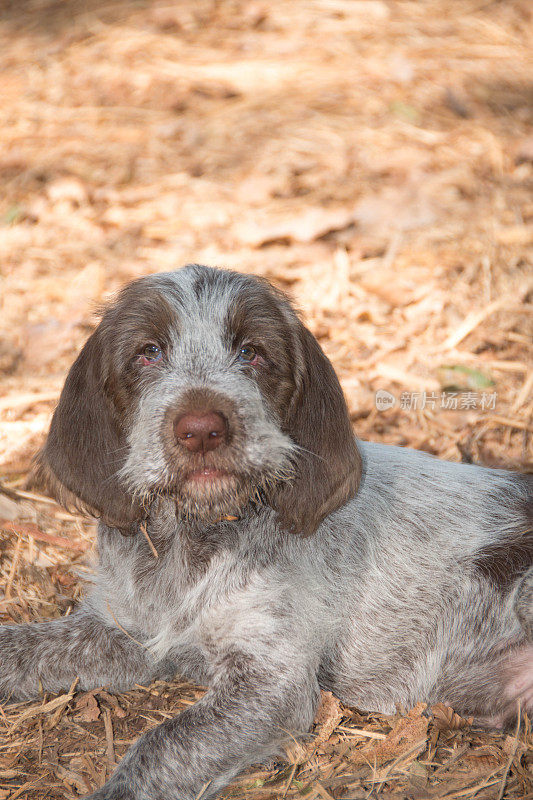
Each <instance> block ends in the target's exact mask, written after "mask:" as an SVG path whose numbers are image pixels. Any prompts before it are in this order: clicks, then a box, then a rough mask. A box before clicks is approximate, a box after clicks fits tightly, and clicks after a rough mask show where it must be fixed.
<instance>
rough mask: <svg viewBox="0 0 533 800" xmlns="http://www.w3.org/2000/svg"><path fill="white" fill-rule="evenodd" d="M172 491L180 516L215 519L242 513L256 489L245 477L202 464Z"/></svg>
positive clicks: (195, 518)
mask: <svg viewBox="0 0 533 800" xmlns="http://www.w3.org/2000/svg"><path fill="white" fill-rule="evenodd" d="M173 494H174V498H175V501H176V512H177V515H178V517H179V518H181V519H183V520H194V521H197V522H203V523H215V522H219V521H222V520H225V519H227V518H228V517H239V516H241V513H242V510H243V508H244V507H245V506H246V505H247V504H248V503H249V502H250V500H252V499H253V498H254V495H255V492H254V488H253V486H252V485H250V483H249V482H248V481H246V480H244V479H243V478H241V477H240V476H238V475H236V474H235V473H230V472H224V471H223V470H220V469H216V468H214V467H205V468H202V469H197V470H194V471H193V472H190V473H188V474H187V475H186V477H185V478H184V480H183V482H182V484H181V486H180V487H179V490H177V491H176V492H175V493H173Z"/></svg>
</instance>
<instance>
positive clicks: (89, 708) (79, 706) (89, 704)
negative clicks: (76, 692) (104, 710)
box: [74, 692, 100, 722]
mask: <svg viewBox="0 0 533 800" xmlns="http://www.w3.org/2000/svg"><path fill="white" fill-rule="evenodd" d="M74 708H75V709H76V711H77V712H78V713H77V714H76V715H75V716H74V719H75V720H76V722H95V721H96V720H97V719H98V717H99V716H100V708H99V706H98V701H97V699H96V697H95V696H94V692H86V693H85V694H82V695H81V697H79V698H78V700H77V701H76V705H75V706H74Z"/></svg>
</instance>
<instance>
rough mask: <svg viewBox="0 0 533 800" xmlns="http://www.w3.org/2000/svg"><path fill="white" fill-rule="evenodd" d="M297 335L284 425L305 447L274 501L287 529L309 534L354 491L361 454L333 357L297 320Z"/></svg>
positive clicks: (353, 493) (296, 440)
mask: <svg viewBox="0 0 533 800" xmlns="http://www.w3.org/2000/svg"><path fill="white" fill-rule="evenodd" d="M297 338H298V340H299V348H297V349H298V350H299V357H297V363H296V366H295V382H296V390H295V392H294V394H293V396H292V398H291V402H290V405H289V409H288V413H287V417H286V420H285V424H284V426H283V429H284V431H285V432H286V433H288V434H289V436H290V437H291V439H292V440H293V441H294V442H295V443H296V444H297V445H299V447H300V448H301V450H299V451H298V452H297V454H296V464H295V467H296V468H295V478H294V480H293V481H291V482H290V483H286V484H285V483H284V484H281V485H280V486H279V488H278V489H276V490H275V493H274V495H273V496H272V497H271V504H272V506H273V507H274V508H275V509H276V510H277V512H278V515H279V519H280V523H281V525H282V526H283V528H284V529H285V530H289V531H292V532H294V533H300V534H302V535H304V536H310V535H311V534H313V533H314V532H315V531H316V529H317V528H318V526H319V525H320V523H321V522H322V520H323V519H325V517H327V516H328V514H331V513H332V512H333V511H335V510H336V509H338V508H340V507H341V506H343V505H344V504H345V503H346V502H347V501H348V500H349V499H350V498H352V497H354V495H355V493H356V491H357V487H358V486H359V481H360V479H361V457H360V455H359V451H358V450H357V445H356V443H355V436H354V434H353V431H352V428H351V425H350V418H349V416H348V409H347V407H346V401H345V399H344V395H343V393H342V389H341V386H340V384H339V381H338V378H337V376H336V374H335V371H334V369H333V367H332V365H331V363H330V362H329V360H328V359H327V358H326V356H325V355H324V353H323V352H322V349H321V347H320V345H319V344H318V342H317V341H316V339H315V337H314V336H313V335H312V334H311V333H310V331H308V330H307V328H305V327H304V325H302V323H301V322H299V321H298V335H297Z"/></svg>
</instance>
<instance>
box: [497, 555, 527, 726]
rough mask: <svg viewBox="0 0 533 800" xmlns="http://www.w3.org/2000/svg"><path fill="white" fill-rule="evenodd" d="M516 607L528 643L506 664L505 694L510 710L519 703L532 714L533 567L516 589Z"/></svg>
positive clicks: (514, 711)
mask: <svg viewBox="0 0 533 800" xmlns="http://www.w3.org/2000/svg"><path fill="white" fill-rule="evenodd" d="M514 610H515V612H516V616H517V617H518V619H519V620H520V623H521V625H522V628H523V629H524V632H525V634H526V639H527V644H524V645H522V646H521V647H519V648H518V649H517V650H515V652H514V653H513V654H512V655H511V656H510V657H509V660H508V661H507V663H506V664H505V667H504V686H505V696H506V698H507V700H508V703H509V710H510V711H512V713H516V710H517V709H518V705H520V707H521V709H522V711H526V712H527V713H528V714H529V715H530V716H531V714H533V567H532V568H531V569H530V570H529V571H528V572H526V574H525V575H524V577H523V578H522V580H521V581H520V583H519V584H518V587H517V588H516V591H515V599H514Z"/></svg>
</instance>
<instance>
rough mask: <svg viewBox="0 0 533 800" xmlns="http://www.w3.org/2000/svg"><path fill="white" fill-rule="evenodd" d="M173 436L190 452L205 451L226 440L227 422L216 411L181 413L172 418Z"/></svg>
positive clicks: (224, 442)
mask: <svg viewBox="0 0 533 800" xmlns="http://www.w3.org/2000/svg"><path fill="white" fill-rule="evenodd" d="M174 436H175V437H176V439H177V441H178V442H180V444H182V445H183V446H184V447H186V448H187V450H190V451H191V453H207V452H208V451H209V450H215V449H216V448H217V447H219V446H220V445H221V444H226V442H227V440H228V424H227V422H226V420H225V418H224V417H223V416H222V414H220V413H219V412H218V411H209V412H207V413H206V414H192V413H191V414H183V416H181V417H178V418H177V419H175V420H174Z"/></svg>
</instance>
